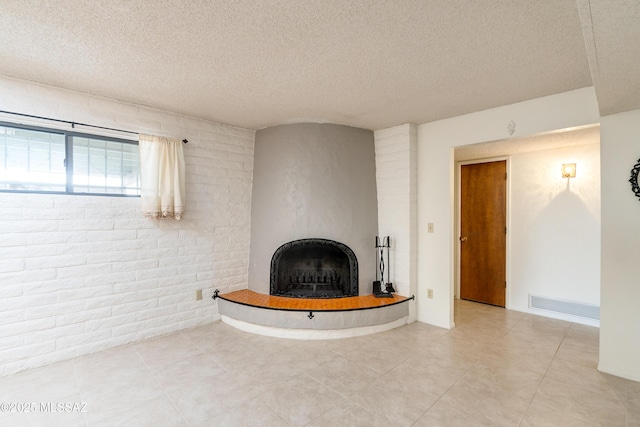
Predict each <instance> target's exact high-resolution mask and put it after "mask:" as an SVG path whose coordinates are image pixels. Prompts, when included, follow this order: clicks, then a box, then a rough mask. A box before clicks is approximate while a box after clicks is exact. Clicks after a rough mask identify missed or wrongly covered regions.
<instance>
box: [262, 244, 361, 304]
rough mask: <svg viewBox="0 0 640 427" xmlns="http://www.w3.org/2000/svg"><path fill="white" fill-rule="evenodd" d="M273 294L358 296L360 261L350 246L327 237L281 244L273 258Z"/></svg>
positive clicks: (323, 296)
mask: <svg viewBox="0 0 640 427" xmlns="http://www.w3.org/2000/svg"><path fill="white" fill-rule="evenodd" d="M270 280H271V287H270V294H271V295H278V296H286V297H295V298H341V297H347V296H357V295H358V261H357V259H356V255H355V254H354V253H353V251H352V250H351V248H349V247H348V246H347V245H344V244H342V243H340V242H336V241H333V240H327V239H301V240H294V241H293V242H289V243H285V244H284V245H282V246H280V247H279V248H278V249H277V250H276V251H275V253H274V254H273V257H272V258H271V279H270Z"/></svg>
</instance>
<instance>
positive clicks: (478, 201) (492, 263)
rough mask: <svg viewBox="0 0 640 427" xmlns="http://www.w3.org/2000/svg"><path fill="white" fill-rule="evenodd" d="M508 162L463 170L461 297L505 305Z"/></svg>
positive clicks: (463, 167)
mask: <svg viewBox="0 0 640 427" xmlns="http://www.w3.org/2000/svg"><path fill="white" fill-rule="evenodd" d="M506 197H507V162H506V161H505V160H502V161H496V162H488V163H478V164H471V165H464V166H462V168H461V173H460V298H462V299H466V300H471V301H477V302H483V303H487V304H493V305H497V306H500V307H504V306H505V294H506V283H507V282H506V251H507V235H506V233H507V208H506V206H507V199H506Z"/></svg>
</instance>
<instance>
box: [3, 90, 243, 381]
mask: <svg viewBox="0 0 640 427" xmlns="http://www.w3.org/2000/svg"><path fill="white" fill-rule="evenodd" d="M0 93H1V94H2V96H1V97H0V109H2V110H8V111H15V112H21V113H27V114H33V115H39V116H46V117H53V118H59V119H64V120H72V121H77V122H84V123H90V124H95V125H100V126H106V127H114V128H120V129H127V130H133V131H137V132H145V133H150V134H159V135H166V136H173V137H178V138H187V139H189V143H188V144H187V145H186V146H185V147H184V151H185V161H186V165H187V168H186V181H187V182H186V188H187V207H186V214H185V219H184V220H182V221H179V222H176V221H151V220H145V219H143V218H142V217H141V214H140V213H139V199H138V198H118V197H96V196H79V195H77V196H74V195H43V194H31V195H30V194H8V193H0V325H1V327H0V375H5V374H9V373H13V372H16V371H19V370H22V369H26V368H30V367H35V366H39V365H44V364H47V363H51V362H55V361H58V360H62V359H67V358H71V357H75V356H78V355H81V354H85V353H90V352H94V351H99V350H102V349H105V348H109V347H113V346H116V345H120V344H124V343H127V342H132V341H135V340H140V339H144V338H148V337H151V336H155V335H159V334H164V333H168V332H172V331H175V330H179V329H182V328H186V327H190V326H193V325H196V324H201V323H206V322H211V321H213V320H214V319H215V318H216V316H217V309H216V306H215V303H214V302H213V301H212V300H211V298H210V296H211V295H212V292H213V290H214V289H215V288H219V289H220V290H222V291H223V292H226V291H229V290H234V289H241V288H246V286H247V268H248V255H249V231H250V210H251V206H250V197H251V182H252V168H253V142H254V133H253V131H248V130H244V129H239V128H234V127H230V126H224V125H219V124H216V123H212V122H207V121H203V120H198V119H194V118H190V117H185V116H181V115H177V114H172V113H169V112H166V111H160V110H154V109H150V108H145V107H141V106H136V105H131V104H125V103H121V102H117V101H113V100H108V99H104V98H98V97H91V96H87V95H84V94H81V93H77V92H70V91H65V90H62V89H56V88H52V87H46V86H40V85H36V84H32V83H27V82H23V81H17V80H11V79H7V78H2V79H0ZM0 120H4V121H11V120H14V118H13V117H11V116H8V115H4V116H2V117H0ZM16 120H17V119H16ZM39 124H40V125H49V127H52V126H53V124H49V123H39ZM82 130H83V131H87V132H92V131H93V130H91V129H82ZM119 136H120V135H119ZM196 289H203V290H204V292H203V294H204V295H203V300H201V301H196V300H195V290H196Z"/></svg>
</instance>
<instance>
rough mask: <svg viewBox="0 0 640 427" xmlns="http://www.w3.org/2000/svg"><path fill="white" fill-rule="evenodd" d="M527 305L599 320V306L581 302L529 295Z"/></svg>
mask: <svg viewBox="0 0 640 427" xmlns="http://www.w3.org/2000/svg"><path fill="white" fill-rule="evenodd" d="M529 307H531V308H539V309H541V310H547V311H554V312H556V313H563V314H569V315H571V316H578V317H584V318H586V319H593V320H600V307H599V306H597V305H591V304H585V303H581V302H575V301H566V300H560V299H555V298H546V297H541V296H536V295H529Z"/></svg>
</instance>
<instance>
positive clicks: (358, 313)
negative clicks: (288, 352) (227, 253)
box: [218, 290, 413, 339]
mask: <svg viewBox="0 0 640 427" xmlns="http://www.w3.org/2000/svg"><path fill="white" fill-rule="evenodd" d="M412 299H413V297H411V298H407V297H402V296H398V295H394V297H393V298H375V297H374V296H373V295H365V296H361V297H347V298H334V299H320V300H319V299H315V298H313V299H304V298H286V297H274V296H269V295H263V294H258V293H255V292H252V291H248V290H243V291H236V292H231V293H229V294H225V295H219V296H218V310H219V312H220V316H221V318H222V321H223V322H225V323H227V324H229V325H231V326H233V327H236V328H238V329H241V330H244V331H247V332H252V333H256V334H260V335H267V336H272V337H280V338H293V339H332V338H347V337H354V336H361V335H368V334H373V333H377V332H383V331H387V330H390V329H393V328H397V327H399V326H402V325H404V324H406V323H407V321H408V318H409V304H408V302H409V301H410V300H412Z"/></svg>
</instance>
